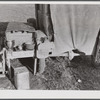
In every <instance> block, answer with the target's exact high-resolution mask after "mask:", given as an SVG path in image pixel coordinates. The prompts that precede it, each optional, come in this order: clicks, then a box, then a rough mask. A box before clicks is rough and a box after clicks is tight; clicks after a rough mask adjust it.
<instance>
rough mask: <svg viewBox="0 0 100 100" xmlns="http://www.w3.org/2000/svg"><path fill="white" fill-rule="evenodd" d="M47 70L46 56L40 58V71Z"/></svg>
mask: <svg viewBox="0 0 100 100" xmlns="http://www.w3.org/2000/svg"><path fill="white" fill-rule="evenodd" d="M44 70H45V58H40V59H39V71H38V72H39V73H40V74H42V73H43V72H44Z"/></svg>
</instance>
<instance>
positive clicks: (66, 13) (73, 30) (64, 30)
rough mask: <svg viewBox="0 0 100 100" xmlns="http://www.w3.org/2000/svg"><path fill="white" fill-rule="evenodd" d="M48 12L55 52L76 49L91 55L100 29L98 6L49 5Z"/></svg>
mask: <svg viewBox="0 0 100 100" xmlns="http://www.w3.org/2000/svg"><path fill="white" fill-rule="evenodd" d="M50 11H51V19H52V24H53V30H54V37H55V38H54V44H55V47H56V48H55V49H56V52H58V53H63V52H67V51H71V50H73V49H78V50H80V51H82V52H84V53H86V54H87V55H91V54H92V53H93V50H94V46H95V42H96V38H97V35H98V31H99V28H100V5H83V4H82V5H68V4H51V5H50Z"/></svg>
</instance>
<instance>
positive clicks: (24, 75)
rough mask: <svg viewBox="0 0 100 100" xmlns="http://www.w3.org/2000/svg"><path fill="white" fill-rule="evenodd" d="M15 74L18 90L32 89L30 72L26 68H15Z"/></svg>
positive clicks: (15, 83)
mask: <svg viewBox="0 0 100 100" xmlns="http://www.w3.org/2000/svg"><path fill="white" fill-rule="evenodd" d="M13 71H14V72H13V73H14V77H13V78H14V85H15V87H16V89H18V90H28V89H30V81H29V80H30V79H29V71H28V69H27V68H26V67H25V66H22V67H16V68H14V67H13Z"/></svg>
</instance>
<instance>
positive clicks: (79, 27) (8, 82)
mask: <svg viewBox="0 0 100 100" xmlns="http://www.w3.org/2000/svg"><path fill="white" fill-rule="evenodd" d="M0 90H100V4H64V3H63V4H56V3H54V4H52V3H51V4H50V3H32V4H31V3H29V4H28V3H27V4H20V3H19V4H17V3H13V4H10V3H8V4H7V3H6V4H1V3H0Z"/></svg>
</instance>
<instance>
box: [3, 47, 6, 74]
mask: <svg viewBox="0 0 100 100" xmlns="http://www.w3.org/2000/svg"><path fill="white" fill-rule="evenodd" d="M5 50H6V49H5V48H3V74H5V59H6V58H5Z"/></svg>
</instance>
